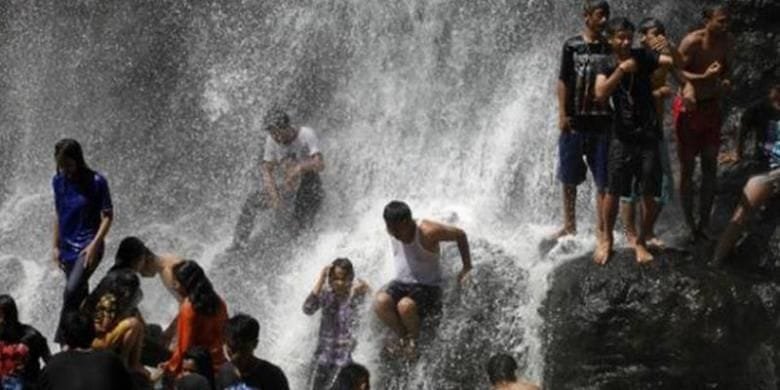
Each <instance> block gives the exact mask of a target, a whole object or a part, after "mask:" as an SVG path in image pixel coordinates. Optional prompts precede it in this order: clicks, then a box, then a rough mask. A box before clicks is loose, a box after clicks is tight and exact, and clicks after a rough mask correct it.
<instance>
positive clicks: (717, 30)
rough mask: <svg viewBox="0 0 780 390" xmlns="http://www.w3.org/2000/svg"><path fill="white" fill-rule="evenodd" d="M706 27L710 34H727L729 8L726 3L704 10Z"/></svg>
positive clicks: (703, 15)
mask: <svg viewBox="0 0 780 390" xmlns="http://www.w3.org/2000/svg"><path fill="white" fill-rule="evenodd" d="M702 17H703V18H704V28H705V29H706V30H707V32H709V33H710V34H714V35H720V34H725V33H726V32H727V31H728V29H729V17H730V15H729V9H728V7H727V6H725V5H718V6H714V7H707V8H705V9H704V10H703V11H702Z"/></svg>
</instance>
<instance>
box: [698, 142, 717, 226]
mask: <svg viewBox="0 0 780 390" xmlns="http://www.w3.org/2000/svg"><path fill="white" fill-rule="evenodd" d="M717 179H718V149H717V148H715V147H712V146H708V147H706V148H704V151H702V153H701V190H700V194H699V199H700V200H699V226H698V229H697V230H698V231H699V233H700V234H705V235H706V233H707V232H709V228H710V214H711V213H712V203H713V201H714V200H715V187H716V181H717Z"/></svg>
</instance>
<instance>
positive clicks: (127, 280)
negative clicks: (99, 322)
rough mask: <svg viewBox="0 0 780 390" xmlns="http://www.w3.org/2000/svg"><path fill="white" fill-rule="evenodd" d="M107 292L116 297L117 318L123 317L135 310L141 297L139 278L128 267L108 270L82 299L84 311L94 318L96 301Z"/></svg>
mask: <svg viewBox="0 0 780 390" xmlns="http://www.w3.org/2000/svg"><path fill="white" fill-rule="evenodd" d="M108 294H111V295H113V296H114V297H115V298H116V310H117V319H122V318H125V317H127V316H128V315H130V314H131V313H132V312H134V311H135V309H136V308H137V307H138V303H139V302H140V301H141V299H142V298H143V292H142V291H141V279H140V278H139V277H138V275H137V274H136V273H135V271H133V270H130V269H112V270H110V271H108V273H107V274H106V276H104V277H103V279H101V280H100V283H99V284H98V285H97V287H95V289H94V290H92V292H91V293H90V294H89V296H88V297H87V299H86V300H85V301H84V306H83V308H84V309H83V311H84V313H85V314H87V315H88V316H90V317H93V318H94V316H95V313H96V311H97V310H96V308H97V305H98V303H99V302H100V300H101V299H102V298H103V297H104V296H106V295H108Z"/></svg>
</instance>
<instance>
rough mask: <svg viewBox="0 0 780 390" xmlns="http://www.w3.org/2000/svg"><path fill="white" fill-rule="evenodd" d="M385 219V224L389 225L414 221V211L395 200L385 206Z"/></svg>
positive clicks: (383, 214)
mask: <svg viewBox="0 0 780 390" xmlns="http://www.w3.org/2000/svg"><path fill="white" fill-rule="evenodd" d="M382 216H383V217H384V218H385V223H387V224H388V225H394V224H397V223H399V222H405V221H409V220H411V219H412V210H411V209H410V208H409V205H407V204H406V203H404V202H401V201H398V200H394V201H392V202H390V203H388V204H387V206H385V211H384V212H383V213H382Z"/></svg>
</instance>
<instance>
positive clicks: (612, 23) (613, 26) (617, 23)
mask: <svg viewBox="0 0 780 390" xmlns="http://www.w3.org/2000/svg"><path fill="white" fill-rule="evenodd" d="M618 31H630V32H632V33H633V32H634V31H636V27H634V24H633V23H631V21H630V20H628V19H627V18H614V19H610V20H609V21H608V22H607V28H606V29H605V32H606V33H607V36H608V37H612V36H614V35H615V34H617V33H618Z"/></svg>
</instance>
